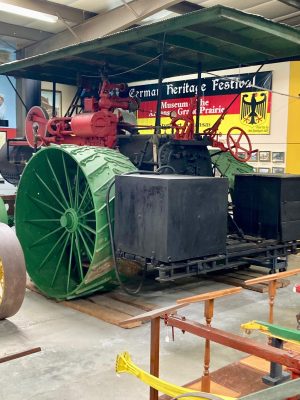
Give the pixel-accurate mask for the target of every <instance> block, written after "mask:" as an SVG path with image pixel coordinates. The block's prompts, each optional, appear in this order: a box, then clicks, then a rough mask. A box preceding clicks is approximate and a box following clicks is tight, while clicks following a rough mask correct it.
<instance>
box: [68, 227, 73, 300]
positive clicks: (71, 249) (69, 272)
mask: <svg viewBox="0 0 300 400" xmlns="http://www.w3.org/2000/svg"><path fill="white" fill-rule="evenodd" d="M74 236H75V235H74V233H72V236H71V248H70V254H69V264H68V275H67V292H68V291H69V285H70V277H71V267H72V255H73V243H74Z"/></svg>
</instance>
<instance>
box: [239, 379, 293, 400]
mask: <svg viewBox="0 0 300 400" xmlns="http://www.w3.org/2000/svg"><path fill="white" fill-rule="evenodd" d="M299 393H300V379H299V378H298V379H294V380H292V381H288V382H284V383H281V384H280V385H276V386H273V387H271V388H268V389H265V390H261V391H259V392H256V393H251V394H248V395H247V396H242V397H240V398H239V399H240V400H286V399H287V398H289V397H292V396H296V395H299Z"/></svg>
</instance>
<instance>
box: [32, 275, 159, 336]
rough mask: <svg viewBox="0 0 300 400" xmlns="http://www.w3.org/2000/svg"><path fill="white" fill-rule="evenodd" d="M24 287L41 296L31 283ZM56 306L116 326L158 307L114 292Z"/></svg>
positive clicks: (63, 302) (136, 323)
mask: <svg viewBox="0 0 300 400" xmlns="http://www.w3.org/2000/svg"><path fill="white" fill-rule="evenodd" d="M26 287H27V289H30V290H31V291H34V292H36V293H38V294H40V295H41V296H43V294H42V293H41V292H40V291H39V290H38V289H37V288H36V286H35V285H34V284H33V283H32V282H31V281H29V282H27V284H26ZM52 301H53V300H52ZM58 304H60V305H62V306H64V307H69V308H72V309H73V310H77V311H80V312H82V313H85V314H88V315H90V316H92V317H94V318H98V319H100V320H102V321H104V322H107V323H109V324H113V325H117V326H120V324H121V322H122V321H124V320H125V319H128V318H130V317H135V316H137V315H140V314H143V313H144V312H145V311H152V310H154V309H155V308H158V305H156V304H150V303H146V302H144V301H142V300H141V299H139V298H136V297H134V296H130V295H127V294H125V293H124V294H121V293H114V292H110V293H105V294H98V295H94V296H90V297H86V298H82V299H74V300H68V301H61V302H58ZM141 324H142V322H134V323H131V324H127V325H126V327H122V328H126V329H130V328H135V327H137V326H140V325H141Z"/></svg>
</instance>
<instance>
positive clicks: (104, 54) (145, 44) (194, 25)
mask: <svg viewBox="0 0 300 400" xmlns="http://www.w3.org/2000/svg"><path fill="white" fill-rule="evenodd" d="M162 51H163V61H164V77H171V76H178V75H183V74H189V73H194V72H196V71H197V70H199V68H201V71H202V72H207V71H213V70H219V69H227V68H236V67H241V66H246V65H254V64H259V65H261V64H267V63H271V62H272V63H273V62H279V61H284V60H292V59H297V60H299V59H300V31H299V30H297V29H295V28H293V27H290V26H288V25H286V24H282V23H278V22H273V21H270V20H269V19H266V18H263V17H261V16H258V15H253V14H249V13H245V12H243V11H239V10H236V9H233V8H229V7H224V6H220V5H217V6H214V7H208V8H203V9H200V10H198V11H194V12H191V13H188V14H184V15H181V16H176V17H173V18H171V19H168V20H163V21H157V22H155V23H151V24H148V25H145V26H138V27H134V28H132V29H127V30H124V31H122V32H118V33H113V34H110V35H106V36H104V37H101V38H96V39H93V40H89V41H86V42H83V43H76V44H73V45H70V46H67V47H64V48H62V49H56V50H53V51H49V52H47V53H43V54H39V55H35V56H31V57H28V58H25V59H22V60H18V61H13V62H10V63H7V64H3V65H1V66H0V74H7V75H11V76H15V77H23V78H30V79H37V80H43V81H55V82H58V83H66V84H73V85H76V83H77V82H78V77H79V75H80V76H82V77H86V76H89V77H94V78H96V77H97V78H99V77H100V75H102V74H104V75H106V74H108V77H109V79H110V80H112V81H113V80H114V79H116V80H119V79H120V76H122V81H124V82H133V81H137V80H142V79H155V78H156V77H157V76H158V74H159V69H160V62H159V59H161V53H162ZM95 75H96V76H95Z"/></svg>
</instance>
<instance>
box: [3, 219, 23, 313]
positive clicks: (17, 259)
mask: <svg viewBox="0 0 300 400" xmlns="http://www.w3.org/2000/svg"><path fill="white" fill-rule="evenodd" d="M25 289H26V269H25V261H24V256H23V252H22V248H21V246H20V243H19V241H18V239H17V237H16V235H15V233H14V232H13V230H12V229H11V228H9V227H8V226H7V225H5V224H3V223H0V320H1V319H4V318H8V317H11V316H13V315H14V314H16V313H17V312H18V311H19V308H20V307H21V305H22V303H23V300H24V295H25Z"/></svg>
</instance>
